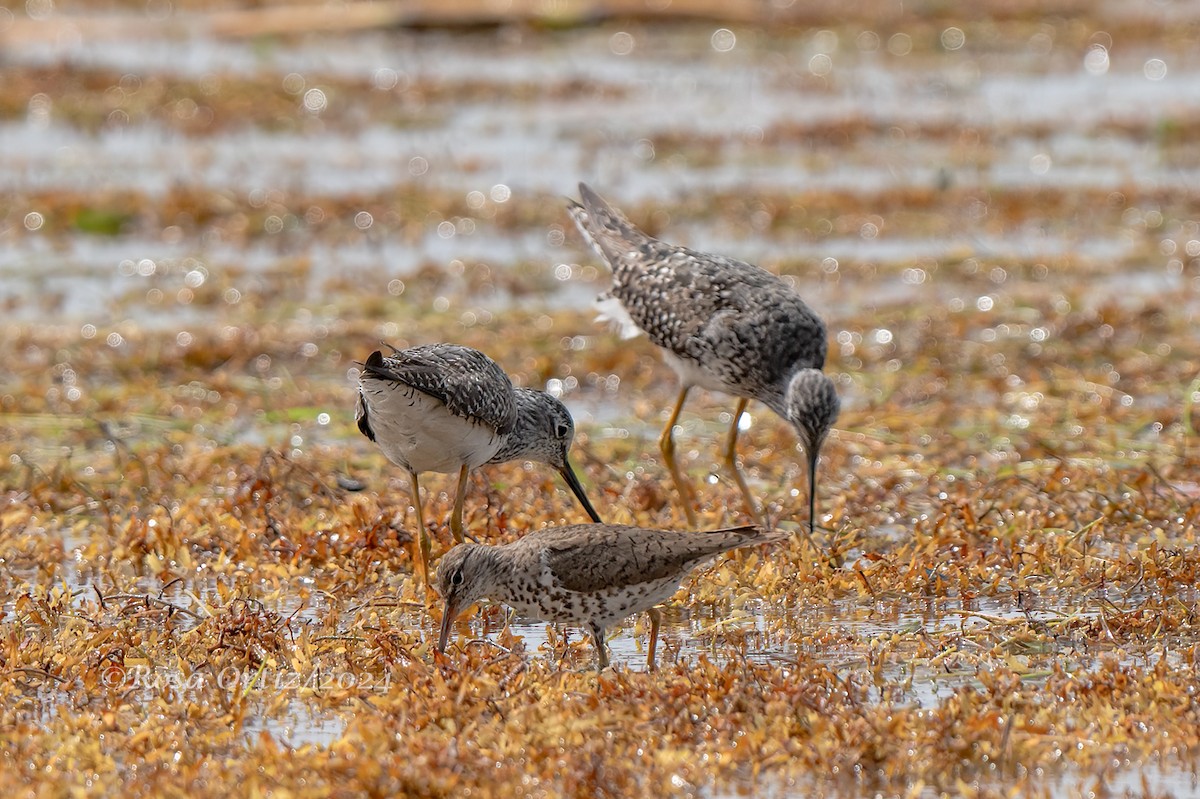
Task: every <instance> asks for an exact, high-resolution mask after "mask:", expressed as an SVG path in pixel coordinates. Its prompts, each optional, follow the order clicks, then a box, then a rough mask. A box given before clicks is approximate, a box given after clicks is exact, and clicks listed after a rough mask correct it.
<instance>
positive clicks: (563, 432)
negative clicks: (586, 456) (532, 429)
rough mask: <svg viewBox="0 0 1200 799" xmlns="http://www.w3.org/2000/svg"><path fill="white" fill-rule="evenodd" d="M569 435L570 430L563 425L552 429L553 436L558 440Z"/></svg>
mask: <svg viewBox="0 0 1200 799" xmlns="http://www.w3.org/2000/svg"><path fill="white" fill-rule="evenodd" d="M570 434H571V428H569V427H567V426H566V425H565V424H559V425H558V427H556V428H554V435H556V436H558V437H559V438H566V437H567V436H568V435H570Z"/></svg>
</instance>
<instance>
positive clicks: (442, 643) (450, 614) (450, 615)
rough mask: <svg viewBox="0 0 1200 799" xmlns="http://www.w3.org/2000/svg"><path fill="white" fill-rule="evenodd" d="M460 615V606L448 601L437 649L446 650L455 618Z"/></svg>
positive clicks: (443, 614)
mask: <svg viewBox="0 0 1200 799" xmlns="http://www.w3.org/2000/svg"><path fill="white" fill-rule="evenodd" d="M457 617H458V608H457V607H455V606H454V605H452V604H450V602H446V607H445V610H444V612H443V613H442V629H441V630H440V631H439V632H438V645H437V651H439V652H445V651H446V644H447V643H449V641H450V628H451V627H453V626H454V620H455V619H456V618H457Z"/></svg>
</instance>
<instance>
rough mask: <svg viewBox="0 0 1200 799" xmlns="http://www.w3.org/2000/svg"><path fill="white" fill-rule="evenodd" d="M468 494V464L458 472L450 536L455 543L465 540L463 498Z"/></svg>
mask: <svg viewBox="0 0 1200 799" xmlns="http://www.w3.org/2000/svg"><path fill="white" fill-rule="evenodd" d="M466 495H467V465H466V464H465V463H464V464H463V467H462V469H461V470H460V471H459V473H458V494H457V495H456V496H455V497H454V511H453V512H452V513H451V514H450V536H451V537H452V538H453V539H454V543H456V544H461V543H462V542H463V498H464V497H466Z"/></svg>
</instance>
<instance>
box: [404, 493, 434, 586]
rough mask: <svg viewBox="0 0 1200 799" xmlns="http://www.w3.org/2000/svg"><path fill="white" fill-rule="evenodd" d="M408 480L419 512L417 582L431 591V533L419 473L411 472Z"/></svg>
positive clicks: (415, 555)
mask: <svg viewBox="0 0 1200 799" xmlns="http://www.w3.org/2000/svg"><path fill="white" fill-rule="evenodd" d="M408 478H409V481H410V484H411V485H412V504H413V509H414V510H415V511H416V512H417V535H416V537H415V538H414V539H413V552H412V561H413V567H414V568H415V569H416V570H417V582H418V583H420V584H421V585H423V586H425V589H426V590H427V591H428V590H429V587H430V586H429V553H430V550H431V549H432V547H431V546H430V543H429V532H428V531H427V530H426V529H425V514H424V513H422V512H421V486H420V484H419V483H418V482H417V473H416V472H409V473H408Z"/></svg>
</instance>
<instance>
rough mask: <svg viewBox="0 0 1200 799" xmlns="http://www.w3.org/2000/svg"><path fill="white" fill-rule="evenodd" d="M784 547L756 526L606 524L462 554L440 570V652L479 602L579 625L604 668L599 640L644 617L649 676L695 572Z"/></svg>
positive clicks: (445, 560) (459, 550) (554, 530)
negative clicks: (664, 613) (663, 605)
mask: <svg viewBox="0 0 1200 799" xmlns="http://www.w3.org/2000/svg"><path fill="white" fill-rule="evenodd" d="M783 538H787V534H786V533H781V532H766V531H764V530H762V529H761V528H759V527H757V526H753V525H751V526H747V527H733V528H730V529H727V530H715V531H712V532H673V531H668V530H648V529H646V528H643V527H628V526H624V525H611V524H576V525H571V526H568V527H551V528H547V529H544V530H538V531H537V532H534V533H530V534H529V535H527V536H524V537H523V538H520V539H518V540H516V541H514V542H513V543H511V544H505V545H503V546H484V545H482V544H464V545H463V546H459V547H455V548H454V549H452V550H450V551H449V552H447V553H446V554H445V555H444V556H443V557H442V561H441V563H439V564H438V570H437V588H438V593H440V594H441V595H442V598H443V600H444V601H445V611H444V613H443V614H442V626H441V631H440V633H439V635H438V645H437V648H438V651H439V652H444V651H446V642H447V641H448V640H449V638H450V627H451V625H452V624H453V623H454V620H455V619H456V618H457V617H458V615H459V614H460V613H462V612H463V611H464V610H466V609H467V608H468V607H470V606H471V604H472V603H474V602H476V601H478V600H480V599H491V600H493V601H498V602H503V603H504V604H506V605H508V606H510V607H511V608H512V609H513V610H515V611H516V612H517V613H518V614H521V615H524V616H532V617H535V618H539V619H542V620H544V621H549V622H563V623H567V624H580V625H583V626H584V627H586V628H587V631H588V632H589V633H590V634H591V636H592V641H593V642H594V643H595V645H596V653H597V657H598V658H599V662H600V668H601V669H603V668H604V667H605V666H607V665H608V653H607V651H606V649H605V645H604V631H605V629H606V628H607V627H610V626H611V625H613V624H615V623H616V622H619V621H620V620H621V619H624V618H625V617H626V616H629V615H631V614H634V613H638V612H640V611H643V610H645V611H649V613H650V646H649V648H648V652H647V663H648V665H649V666H650V668H653V667H654V652H655V648H656V646H657V643H658V625H659V620H660V617H659V613H658V611H657V610H656V609H655V607H654V606H655V605H657V604H659V603H660V602H663V601H665V600H667V599H668V598H670V597H671V595H672V594H674V593H675V591H676V590H677V589H678V588H679V583H680V581H681V580H682V579H683V578H684V577H685V576H686V575H687V573H688V572H689V571H691V570H692V569H693V568H694V567H695V566H696V565H698V564H700V563H702V562H704V561H706V560H709V559H710V558H712V557H714V556H716V555H719V554H721V553H722V552H728V551H729V550H732V549H738V548H739V547H745V546H750V545H752V544H765V543H769V542H771V541H777V540H781V539H783Z"/></svg>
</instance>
